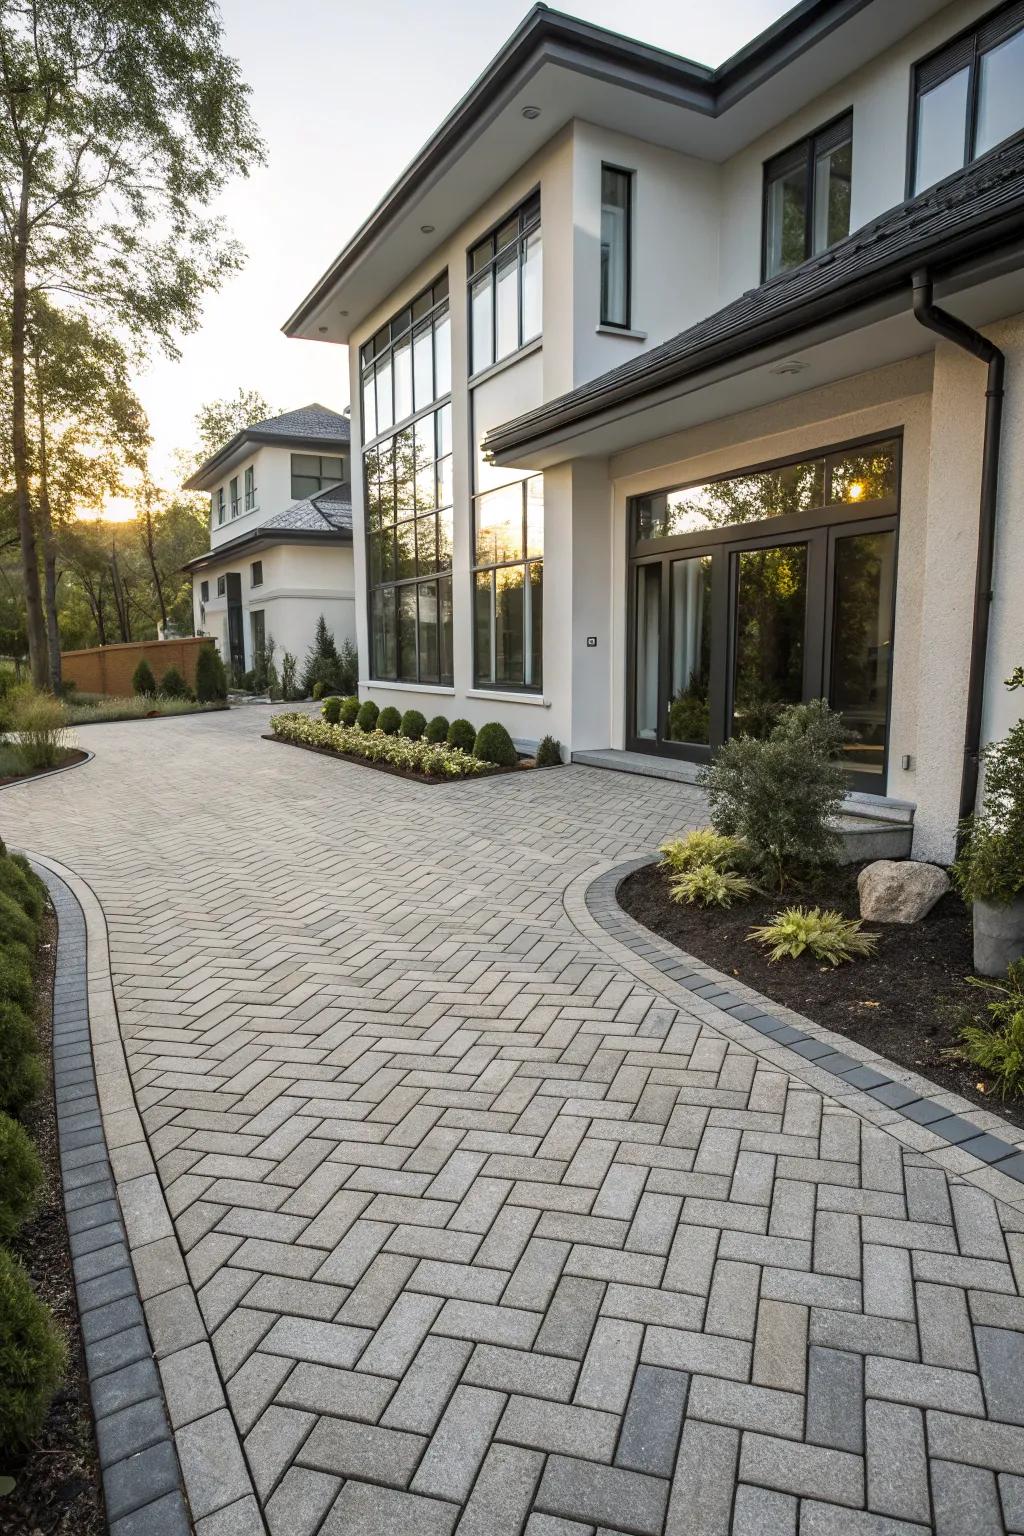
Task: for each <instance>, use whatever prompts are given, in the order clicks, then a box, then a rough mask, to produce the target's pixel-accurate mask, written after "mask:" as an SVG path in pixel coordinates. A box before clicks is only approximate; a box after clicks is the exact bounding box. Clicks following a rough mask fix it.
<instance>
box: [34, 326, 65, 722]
mask: <svg viewBox="0 0 1024 1536" xmlns="http://www.w3.org/2000/svg"><path fill="white" fill-rule="evenodd" d="M38 375H39V359H38V356H37V358H36V376H37V382H36V405H37V411H38V417H39V526H40V528H41V530H42V535H43V598H44V602H45V607H46V644H47V649H48V650H49V653H50V687H51V688H52V689H53V691H54V693H55V694H58V695H59V694H60V688H61V667H60V630H59V628H58V627H57V540H56V539H55V538H54V533H53V514H52V510H51V507H50V480H49V469H48V464H47V459H46V414H45V411H44V409H43V392H42V387H41V385H40V384H39V382H38Z"/></svg>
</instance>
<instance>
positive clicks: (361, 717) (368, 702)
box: [356, 699, 380, 731]
mask: <svg viewBox="0 0 1024 1536" xmlns="http://www.w3.org/2000/svg"><path fill="white" fill-rule="evenodd" d="M379 717H380V705H379V704H375V703H374V702H373V700H372V699H365V700H364V701H363V703H362V704H360V706H359V712H358V714H357V715H356V725H358V727H359V729H360V730H361V731H375V730H376V729H377V721H378V719H379Z"/></svg>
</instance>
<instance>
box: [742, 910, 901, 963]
mask: <svg viewBox="0 0 1024 1536" xmlns="http://www.w3.org/2000/svg"><path fill="white" fill-rule="evenodd" d="M749 937H750V938H751V939H753V941H754V942H755V944H760V945H762V946H763V947H764V948H765V949H767V951H768V958H769V960H772V961H775V960H784V959H793V960H795V959H796V958H797V957H798V956H799V955H802V954H805V953H810V954H811V955H813V956H814V958H815V960H821V961H823V962H825V963H826V964H828V965H840V964H842V962H843V961H844V960H853V959H855V958H856V957H857V956H863V955H870V954H873V953H874V951H875V949H876V948H877V945H878V936H877V935H876V934H873V933H864V932H863V928H862V924H861V921H860V919H859V918H853V917H844V916H843V914H842V913H841V912H836V911H835V910H833V909H831V908H829V909H826V910H825V911H822V909H821V908H820V907H786V909H785V910H784V911H783V912H776V914H775V920H774V922H771V923H766V924H764V925H763V926H762V927H760V928H751V930H750V934H749Z"/></svg>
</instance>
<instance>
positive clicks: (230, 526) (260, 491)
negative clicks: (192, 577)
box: [210, 446, 349, 549]
mask: <svg viewBox="0 0 1024 1536" xmlns="http://www.w3.org/2000/svg"><path fill="white" fill-rule="evenodd" d="M295 451H297V450H294V449H292V448H273V447H270V446H264V447H261V448H257V449H256V451H255V452H254V453H252V454H250V455H249V457H248V458H246V459H242V460H241V461H240V462H239V464H238V466H237V468H235V469H233V470H231V472H230V473H229V474H227V475H225V476H224V479H223V481H221V482H220V483H221V484H222V485H223V487H224V503H225V515H224V522H223V523H221V524H218V523H217V510H216V509H217V488H216V487H215V488H214V490H213V493H212V496H211V501H210V506H211V512H210V518H211V522H210V548H211V549H219V548H220V546H221V545H222V544H226V543H229V542H230V541H231V540H232V539H237V538H239V537H240V536H241V535H242V534H246V533H251V532H252V530H253V529H254V528H258V527H259V526H260V524H261V523H263V522H266V520H267V518H268V517H273V516H274V515H275V513H277V512H283V511H284V510H285V508H286V507H290V506H291V505H292V503H293V502H294V500H295V498H294V497H293V495H292V453H293V452H295ZM311 451H312V450H311ZM330 456H331V457H334V458H337V457H338V456H339V455H338V454H333V455H330ZM341 457H342V458H343V459H344V460H345V466H343V467H344V468H345V470H346V473H347V463H348V459H349V453H348V451H347V450H346V452H345V453H344V454H343V455H341ZM249 466H251V467H252V469H253V471H254V475H253V479H254V482H255V491H256V505H255V506H254V507H253V508H252V509H251V510H250V511H249V512H246V511H244V510H243V511H242V512H241V513H240V514H239V516H238V517H236V518H232V516H231V497H230V487H231V481H232V479H234V478H235V477H236V476H237V478H238V494H239V500H240V503H241V505H242V507H243V509H244V507H245V471H246V468H247V467H249Z"/></svg>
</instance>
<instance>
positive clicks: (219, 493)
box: [216, 485, 224, 528]
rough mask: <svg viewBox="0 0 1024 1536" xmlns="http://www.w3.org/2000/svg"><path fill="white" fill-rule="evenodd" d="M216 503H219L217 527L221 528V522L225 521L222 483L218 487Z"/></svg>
mask: <svg viewBox="0 0 1024 1536" xmlns="http://www.w3.org/2000/svg"><path fill="white" fill-rule="evenodd" d="M216 505H217V527H218V528H219V527H220V525H221V523H223V521H224V487H223V486H222V485H219V486H218V487H217V496H216Z"/></svg>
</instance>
